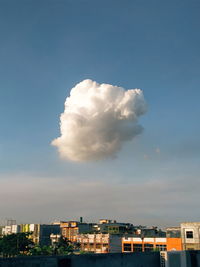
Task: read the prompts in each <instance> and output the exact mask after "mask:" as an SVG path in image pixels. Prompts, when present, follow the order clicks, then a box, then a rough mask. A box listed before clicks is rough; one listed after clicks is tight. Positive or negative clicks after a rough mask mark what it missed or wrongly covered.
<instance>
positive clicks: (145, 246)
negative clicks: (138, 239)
mask: <svg viewBox="0 0 200 267" xmlns="http://www.w3.org/2000/svg"><path fill="white" fill-rule="evenodd" d="M152 250H153V244H144V251H152Z"/></svg>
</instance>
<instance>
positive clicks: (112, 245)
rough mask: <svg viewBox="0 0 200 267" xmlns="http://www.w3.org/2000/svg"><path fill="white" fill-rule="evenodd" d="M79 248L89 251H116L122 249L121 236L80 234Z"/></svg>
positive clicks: (78, 239)
mask: <svg viewBox="0 0 200 267" xmlns="http://www.w3.org/2000/svg"><path fill="white" fill-rule="evenodd" d="M77 242H78V243H79V244H80V250H82V251H86V252H91V253H117V252H121V251H122V244H121V236H119V235H111V234H102V233H99V234H80V235H78V238H77Z"/></svg>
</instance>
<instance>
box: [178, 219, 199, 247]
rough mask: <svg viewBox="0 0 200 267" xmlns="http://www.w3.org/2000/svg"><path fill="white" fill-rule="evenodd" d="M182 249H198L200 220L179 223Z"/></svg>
mask: <svg viewBox="0 0 200 267" xmlns="http://www.w3.org/2000/svg"><path fill="white" fill-rule="evenodd" d="M181 239H182V247H183V250H200V222H184V223H181Z"/></svg>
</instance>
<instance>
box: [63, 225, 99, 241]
mask: <svg viewBox="0 0 200 267" xmlns="http://www.w3.org/2000/svg"><path fill="white" fill-rule="evenodd" d="M93 225H94V224H92V223H83V222H77V221H67V222H61V223H60V228H61V234H62V236H63V237H65V238H67V239H68V240H69V241H71V242H77V236H78V235H79V234H82V233H90V232H93Z"/></svg>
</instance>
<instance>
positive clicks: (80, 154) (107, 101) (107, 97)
mask: <svg viewBox="0 0 200 267" xmlns="http://www.w3.org/2000/svg"><path fill="white" fill-rule="evenodd" d="M145 112H146V102H145V100H144V97H143V93H142V91H141V90H140V89H130V90H127V91H125V90H124V89H123V88H122V87H118V86H113V85H110V84H98V83H97V82H95V81H92V80H84V81H82V82H80V83H78V84H77V85H76V86H75V87H74V88H72V90H71V93H70V96H69V97H67V99H66V101H65V110H64V112H63V113H62V114H61V117H60V131H61V136H60V137H58V138H57V139H55V140H53V141H52V144H53V145H54V146H56V147H57V148H58V151H59V153H60V156H61V157H62V158H64V159H69V160H72V161H90V160H99V159H103V158H105V157H114V156H116V153H117V152H118V151H119V150H120V148H121V146H122V143H123V142H125V141H130V140H132V139H133V138H134V137H135V136H137V135H138V134H140V133H141V132H142V129H143V128H142V127H141V126H140V125H139V124H138V118H139V116H141V115H143V114H144V113H145Z"/></svg>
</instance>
